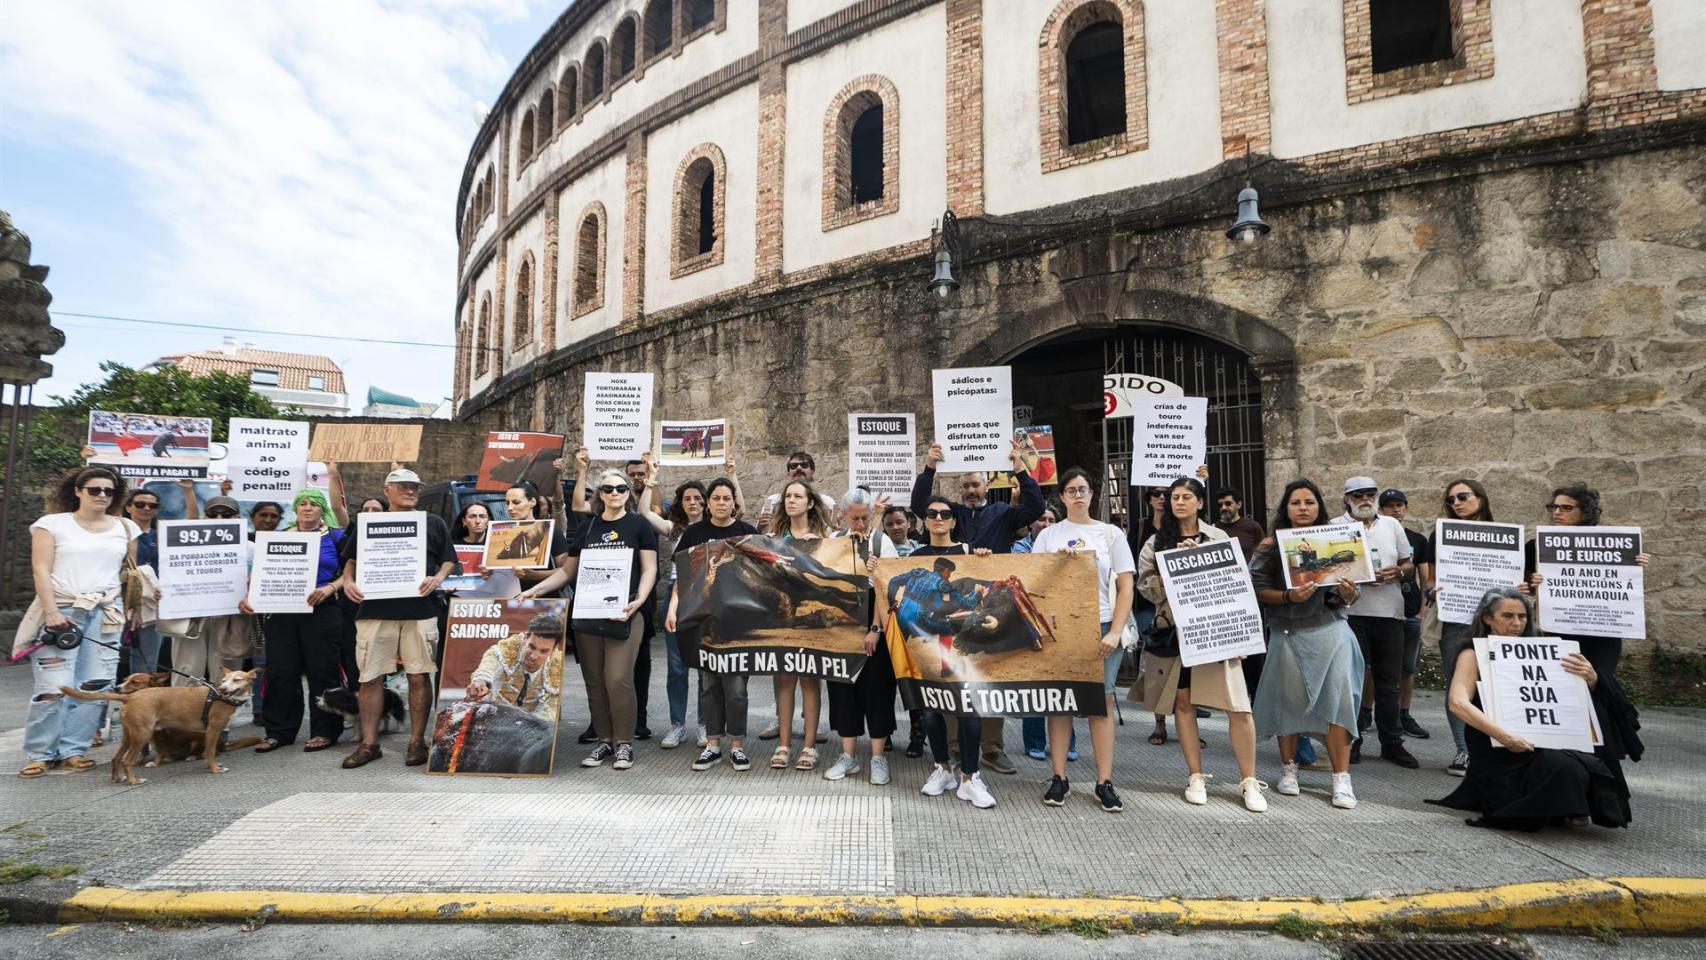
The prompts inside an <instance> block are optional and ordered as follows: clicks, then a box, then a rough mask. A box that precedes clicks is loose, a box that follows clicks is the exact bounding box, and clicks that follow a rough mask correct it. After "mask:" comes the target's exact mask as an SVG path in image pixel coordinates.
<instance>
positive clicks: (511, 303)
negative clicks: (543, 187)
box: [504, 207, 545, 370]
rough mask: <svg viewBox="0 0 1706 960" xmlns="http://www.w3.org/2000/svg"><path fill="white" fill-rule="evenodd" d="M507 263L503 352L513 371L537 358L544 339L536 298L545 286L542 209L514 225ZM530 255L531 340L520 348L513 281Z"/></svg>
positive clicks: (507, 368)
mask: <svg viewBox="0 0 1706 960" xmlns="http://www.w3.org/2000/svg"><path fill="white" fill-rule="evenodd" d="M507 242H508V243H509V259H508V260H507V261H506V262H505V264H504V268H505V269H506V270H508V271H509V279H508V280H507V281H505V282H504V299H505V300H506V301H508V302H507V303H505V304H504V348H505V349H506V350H508V351H509V354H508V359H507V360H505V361H504V369H506V370H514V369H515V368H516V367H519V366H521V365H522V364H524V363H526V362H527V361H529V360H532V359H533V358H534V357H536V356H538V355H539V344H540V342H541V341H542V340H543V339H544V336H545V333H544V327H543V325H542V324H541V323H540V322H539V318H540V315H541V311H542V310H543V309H544V308H543V306H542V303H543V300H542V299H541V297H540V295H539V290H540V288H541V287H542V286H543V285H544V283H545V210H544V208H543V207H541V208H540V209H539V210H536V211H534V213H533V215H532V216H530V217H528V218H527V220H526V221H524V222H522V223H518V224H516V228H515V232H514V233H512V234H510V236H509V240H508V241H507ZM529 252H531V253H532V254H533V315H532V323H533V336H532V338H531V339H530V340H528V342H527V343H526V344H525V345H524V346H522V347H520V348H519V349H518V348H517V347H516V343H515V305H516V302H517V301H516V296H517V291H516V287H515V281H516V278H517V277H518V276H520V275H521V261H522V259H523V258H524V257H526V256H527V254H528V253H529Z"/></svg>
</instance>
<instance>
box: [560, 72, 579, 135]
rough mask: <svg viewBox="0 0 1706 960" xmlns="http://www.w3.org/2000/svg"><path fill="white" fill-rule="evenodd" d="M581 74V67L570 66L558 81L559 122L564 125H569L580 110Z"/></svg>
mask: <svg viewBox="0 0 1706 960" xmlns="http://www.w3.org/2000/svg"><path fill="white" fill-rule="evenodd" d="M580 75H581V74H580V68H579V67H575V66H570V67H569V69H567V70H564V71H563V79H562V80H559V81H558V82H557V103H558V107H557V122H558V123H559V124H562V125H563V126H568V123H569V121H570V120H573V119H574V118H575V114H576V113H578V112H579V110H580V96H579V95H580V90H579V89H578V88H579V87H580Z"/></svg>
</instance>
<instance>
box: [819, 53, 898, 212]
mask: <svg viewBox="0 0 1706 960" xmlns="http://www.w3.org/2000/svg"><path fill="white" fill-rule="evenodd" d="M823 169H824V179H823V229H825V230H833V229H835V228H836V227H841V226H846V225H847V224H849V223H855V222H858V221H860V220H867V219H870V218H871V217H879V216H883V215H885V214H889V213H894V212H896V211H897V210H899V209H900V93H899V92H898V91H897V90H896V89H895V86H894V84H893V83H892V82H890V80H889V79H888V78H887V77H883V76H879V75H877V74H866V75H865V76H862V77H857V78H855V79H854V80H853V81H852V82H850V83H848V84H847V86H845V87H842V88H841V91H840V92H839V93H837V94H836V95H835V98H834V99H833V100H831V101H830V103H829V110H828V112H827V113H826V114H825V115H824V131H823Z"/></svg>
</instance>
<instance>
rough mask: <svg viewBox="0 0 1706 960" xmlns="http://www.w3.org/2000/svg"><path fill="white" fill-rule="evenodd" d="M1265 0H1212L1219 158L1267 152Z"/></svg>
mask: <svg viewBox="0 0 1706 960" xmlns="http://www.w3.org/2000/svg"><path fill="white" fill-rule="evenodd" d="M1264 7H1265V4H1264V3H1263V0H1215V2H1214V32H1215V34H1216V36H1217V37H1218V38H1219V48H1220V51H1219V60H1220V142H1221V156H1223V157H1225V158H1227V159H1232V158H1234V157H1241V156H1244V155H1245V154H1246V153H1267V152H1268V151H1269V149H1270V148H1271V146H1272V143H1273V140H1272V136H1271V128H1270V122H1271V114H1270V113H1269V109H1268V25H1267V19H1266V15H1265V13H1264Z"/></svg>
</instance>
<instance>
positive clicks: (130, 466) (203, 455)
mask: <svg viewBox="0 0 1706 960" xmlns="http://www.w3.org/2000/svg"><path fill="white" fill-rule="evenodd" d="M88 442H89V447H90V448H91V449H93V450H94V451H95V455H94V456H92V457H90V458H89V461H88V462H89V464H90V465H91V466H105V467H112V468H113V469H114V470H116V471H117V472H118V474H119V476H121V477H126V478H137V479H143V480H181V479H185V478H188V479H191V480H200V479H203V478H205V477H206V476H207V465H208V461H209V459H210V451H209V447H210V445H211V444H212V442H213V420H212V419H210V418H208V417H172V416H165V415H161V414H153V413H115V412H112V411H109V410H90V411H89V441H88Z"/></svg>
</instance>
